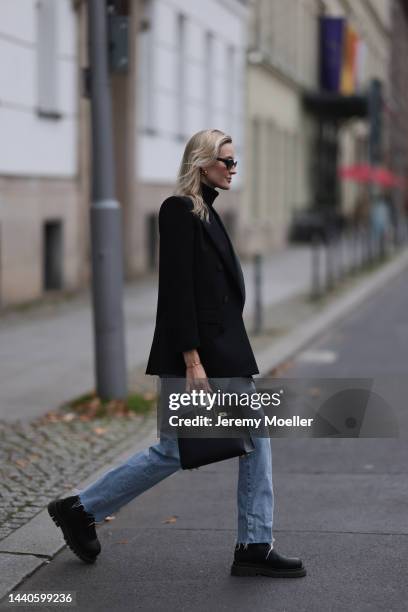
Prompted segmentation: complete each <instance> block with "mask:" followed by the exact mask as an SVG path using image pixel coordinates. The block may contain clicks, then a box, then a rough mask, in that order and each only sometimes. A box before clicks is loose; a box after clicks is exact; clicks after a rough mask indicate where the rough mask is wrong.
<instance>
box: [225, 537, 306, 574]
mask: <svg viewBox="0 0 408 612" xmlns="http://www.w3.org/2000/svg"><path fill="white" fill-rule="evenodd" d="M231 575H232V576H257V575H259V576H272V577H273V578H299V577H301V576H306V568H305V567H304V566H303V563H302V560H301V559H298V558H297V557H284V556H283V555H280V554H279V553H278V552H276V550H275V549H274V548H272V550H271V545H270V544H268V543H267V542H266V543H263V542H262V543H256V544H247V545H244V544H240V545H236V547H235V553H234V562H233V564H232V566H231Z"/></svg>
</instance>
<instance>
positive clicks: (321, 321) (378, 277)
mask: <svg viewBox="0 0 408 612" xmlns="http://www.w3.org/2000/svg"><path fill="white" fill-rule="evenodd" d="M407 267H408V250H404V251H403V252H402V253H401V254H399V255H397V256H396V258H394V259H393V260H392V261H391V262H389V263H386V264H384V266H382V267H381V269H380V270H378V271H376V272H373V273H372V274H370V276H369V278H366V279H363V280H362V281H361V282H359V283H358V285H357V287H354V288H353V289H350V290H348V291H347V293H346V294H345V295H343V296H341V297H339V298H337V299H336V300H335V302H334V303H332V304H329V305H328V306H327V307H324V309H323V310H322V311H320V312H319V313H317V314H315V315H313V316H312V317H310V318H309V319H308V320H307V321H305V322H304V323H301V324H300V325H298V326H297V327H296V328H295V329H294V330H293V332H290V333H289V334H287V335H286V336H285V337H284V338H282V339H281V340H278V341H276V342H274V343H273V345H272V346H271V347H270V348H267V349H264V350H262V351H259V353H258V356H257V363H258V368H259V372H260V373H259V375H257V377H267V376H268V374H270V371H271V370H273V369H274V368H277V367H278V366H279V365H281V364H282V363H283V362H285V361H286V360H288V359H290V358H291V357H293V355H294V354H295V353H297V352H298V351H299V350H300V349H301V348H303V347H304V346H305V345H307V344H309V343H310V342H311V341H312V340H313V339H314V338H316V336H318V335H319V334H321V333H322V332H324V331H326V330H327V329H328V328H329V327H330V326H331V325H333V324H334V323H337V322H338V321H340V320H341V319H342V318H344V317H345V316H347V315H348V314H349V313H350V312H351V311H352V310H353V309H355V308H356V306H358V305H359V304H361V303H362V302H363V301H364V300H366V299H367V298H369V297H370V296H371V295H373V294H375V293H376V292H377V291H378V290H379V289H381V288H382V287H383V286H384V285H386V284H387V283H388V282H390V281H391V280H392V279H393V278H395V277H396V276H398V274H400V273H401V272H403V271H404V270H405V269H406V268H407ZM255 380H256V376H255Z"/></svg>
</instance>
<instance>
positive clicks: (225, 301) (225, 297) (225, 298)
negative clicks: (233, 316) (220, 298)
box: [224, 295, 228, 304]
mask: <svg viewBox="0 0 408 612" xmlns="http://www.w3.org/2000/svg"><path fill="white" fill-rule="evenodd" d="M227 302H228V295H224V304H226V303H227Z"/></svg>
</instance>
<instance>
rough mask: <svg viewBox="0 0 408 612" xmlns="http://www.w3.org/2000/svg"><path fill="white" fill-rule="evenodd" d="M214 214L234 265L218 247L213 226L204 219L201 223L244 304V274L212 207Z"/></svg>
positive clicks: (226, 233)
mask: <svg viewBox="0 0 408 612" xmlns="http://www.w3.org/2000/svg"><path fill="white" fill-rule="evenodd" d="M212 211H213V213H214V215H216V216H217V219H218V220H219V222H220V225H221V227H222V228H223V230H224V233H225V236H226V238H227V241H228V244H229V246H230V248H231V252H232V255H233V259H234V261H235V266H231V263H230V259H229V257H227V256H226V254H225V253H224V252H223V251H222V250H221V249H220V247H219V244H218V241H217V239H216V236H215V234H214V233H213V226H212V224H211V223H206V222H205V221H203V222H202V225H203V226H204V228H205V230H206V232H207V234H208V235H209V237H210V238H211V240H212V242H213V244H214V246H215V248H216V249H217V252H218V253H219V255H220V257H221V258H222V260H223V262H224V264H225V266H226V268H227V269H228V270H229V271H230V273H231V276H232V278H233V279H234V281H235V282H236V283H237V286H238V289H239V291H240V293H241V295H242V303H243V304H245V281H244V275H243V273H242V268H241V264H240V263H239V259H238V257H237V254H236V253H235V250H234V247H233V246H232V242H231V240H230V237H229V236H228V232H227V230H226V229H225V226H224V224H223V222H222V220H221V217H220V216H219V214H218V213H217V212H216V210H215V209H214V208H213V209H212Z"/></svg>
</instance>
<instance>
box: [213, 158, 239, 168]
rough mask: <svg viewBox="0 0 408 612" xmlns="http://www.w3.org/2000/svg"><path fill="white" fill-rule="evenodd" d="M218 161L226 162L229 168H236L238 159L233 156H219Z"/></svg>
mask: <svg viewBox="0 0 408 612" xmlns="http://www.w3.org/2000/svg"><path fill="white" fill-rule="evenodd" d="M217 160H218V161H222V162H224V164H225V166H226V168H227V170H231V169H232V168H236V166H237V163H238V162H237V161H236V160H234V159H232V157H217Z"/></svg>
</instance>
